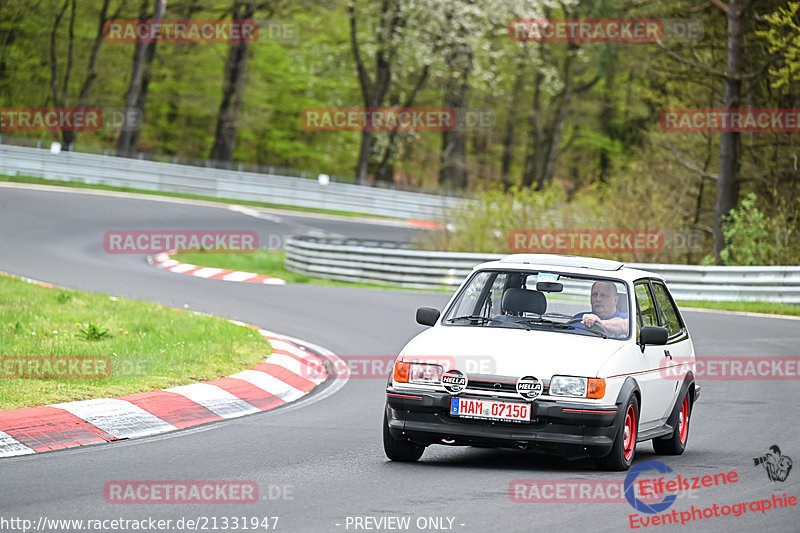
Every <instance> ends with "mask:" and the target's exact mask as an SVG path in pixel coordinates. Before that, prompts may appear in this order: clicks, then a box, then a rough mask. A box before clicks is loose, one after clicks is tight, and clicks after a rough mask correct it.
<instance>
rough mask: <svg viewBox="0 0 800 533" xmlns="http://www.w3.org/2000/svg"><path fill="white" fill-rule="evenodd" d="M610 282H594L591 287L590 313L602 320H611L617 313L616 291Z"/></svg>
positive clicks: (617, 298) (617, 297)
mask: <svg viewBox="0 0 800 533" xmlns="http://www.w3.org/2000/svg"><path fill="white" fill-rule="evenodd" d="M614 288H615V287H614V284H613V283H612V282H610V281H596V282H595V283H594V285H592V296H591V302H592V313H594V314H596V315H597V316H599V317H600V318H602V319H603V320H605V319H607V318H611V317H612V316H613V315H614V313H616V312H617V301H618V300H619V296H617V291H616V290H614Z"/></svg>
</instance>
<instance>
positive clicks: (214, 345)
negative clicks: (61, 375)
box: [0, 275, 272, 410]
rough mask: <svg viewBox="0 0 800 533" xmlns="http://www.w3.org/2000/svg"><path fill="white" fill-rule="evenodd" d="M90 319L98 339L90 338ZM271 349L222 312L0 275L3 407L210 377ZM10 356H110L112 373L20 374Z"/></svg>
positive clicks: (249, 364)
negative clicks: (180, 308) (46, 376)
mask: <svg viewBox="0 0 800 533" xmlns="http://www.w3.org/2000/svg"><path fill="white" fill-rule="evenodd" d="M90 324H92V325H96V326H97V328H98V329H96V330H95V331H96V334H95V336H98V337H100V338H98V339H95V340H92V339H90V338H87V333H91V331H90V328H91V326H90ZM104 329H105V330H107V333H106V334H105V335H103V334H102V331H103V330H104ZM81 330H83V332H84V333H82V332H81ZM89 336H91V335H89ZM271 351H272V348H271V346H270V344H269V342H268V341H267V340H266V339H265V338H264V337H262V336H261V335H260V334H258V332H256V331H254V330H252V329H250V328H244V327H242V326H237V325H235V324H232V323H230V322H228V321H227V320H224V319H222V318H217V317H212V316H206V315H199V314H196V313H193V312H188V311H176V310H173V309H170V308H168V307H164V306H160V305H156V304H151V303H146V302H141V301H134V300H128V299H125V298H115V297H111V296H109V295H107V294H95V293H87V292H81V291H75V290H70V289H58V288H56V289H49V288H46V287H41V286H39V285H35V284H32V283H28V282H26V281H24V280H21V279H19V278H15V277H12V276H7V275H0V354H2V356H3V366H2V367H1V370H2V372H1V373H0V410H5V409H16V408H20V407H33V406H39V405H45V404H50V403H58V402H67V401H72V400H86V399H90V398H106V397H113V396H120V395H124V394H130V393H135V392H144V391H150V390H157V389H163V388H167V387H174V386H177V385H186V384H189V383H195V382H199V381H206V380H209V379H215V378H219V377H222V376H227V375H229V374H233V373H236V372H239V371H241V370H245V369H247V368H251V367H252V366H254V365H256V364H258V363H260V362H262V361H264V359H265V358H266V357H267V355H269V354H270V353H271ZM8 356H50V357H53V359H50V358H49V357H48V358H47V359H48V360H50V361H53V362H55V361H56V360H58V359H57V357H58V356H95V357H103V358H104V357H107V358H109V359H108V361H109V362H110V368H111V373H110V375H109V376H108V377H101V378H92V379H9V378H7V376H10V375H11V376H18V375H19V373H18V370H15V368H17V367H15V366H9V367H7V366H6V364H9V365H11V364H14V365H18V361H19V359H18V358H9V357H8ZM9 360H10V361H13V363H10V362H9ZM26 364H27V363H26ZM29 368H30V367H29Z"/></svg>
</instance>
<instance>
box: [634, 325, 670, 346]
mask: <svg viewBox="0 0 800 533" xmlns="http://www.w3.org/2000/svg"><path fill="white" fill-rule="evenodd" d="M668 336H669V333H668V332H667V328H662V327H661V326H643V327H642V330H641V331H640V332H639V344H640V345H641V346H642V351H644V347H645V345H647V344H653V345H655V346H663V345H665V344H667V337H668Z"/></svg>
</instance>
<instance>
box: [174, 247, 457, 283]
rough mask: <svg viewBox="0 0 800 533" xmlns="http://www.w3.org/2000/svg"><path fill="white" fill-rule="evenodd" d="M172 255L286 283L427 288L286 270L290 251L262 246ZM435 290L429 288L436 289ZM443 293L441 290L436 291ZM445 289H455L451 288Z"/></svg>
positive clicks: (197, 263)
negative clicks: (242, 250) (250, 249)
mask: <svg viewBox="0 0 800 533" xmlns="http://www.w3.org/2000/svg"><path fill="white" fill-rule="evenodd" d="M170 258H172V259H175V260H177V261H180V262H182V263H190V264H192V265H197V266H205V267H214V268H224V269H228V270H241V271H244V272H253V273H255V274H264V275H267V276H273V277H276V278H280V279H282V280H284V281H286V283H304V284H310V285H327V286H334V287H360V288H368V289H394V290H424V289H406V288H404V287H395V286H391V285H379V284H373V283H356V282H348V281H337V280H332V279H325V278H317V277H311V276H306V275H304V274H298V273H296V272H292V271H290V270H286V267H285V266H284V263H285V261H286V252H283V251H270V250H265V249H263V248H260V249H258V250H256V251H255V252H253V253H251V254H242V253H238V254H217V253H198V254H174V255H171V256H170ZM433 290H435V289H428V291H433ZM436 292H441V291H436ZM444 292H451V291H450V289H446V290H444Z"/></svg>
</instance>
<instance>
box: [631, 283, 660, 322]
mask: <svg viewBox="0 0 800 533" xmlns="http://www.w3.org/2000/svg"><path fill="white" fill-rule="evenodd" d="M633 292H634V293H635V294H636V305H637V306H638V307H639V320H638V321H637V325H638V326H640V327H641V326H657V325H658V315H656V308H655V306H653V298H652V297H651V296H650V290H649V289H648V288H647V283H637V284H636V285H634V287H633Z"/></svg>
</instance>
